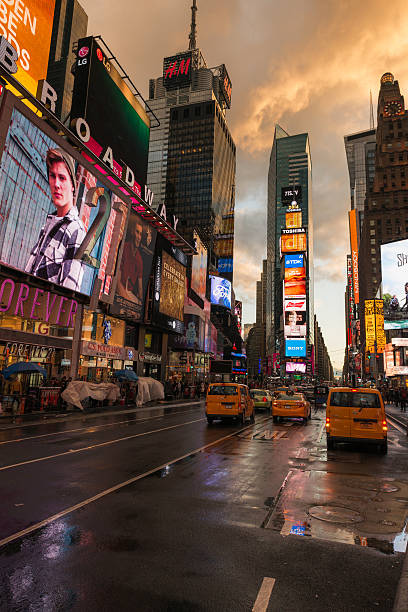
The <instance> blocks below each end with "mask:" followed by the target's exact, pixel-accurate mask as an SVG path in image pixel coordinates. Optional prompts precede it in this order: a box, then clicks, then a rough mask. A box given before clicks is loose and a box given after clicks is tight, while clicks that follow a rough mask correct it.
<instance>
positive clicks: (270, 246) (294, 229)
mask: <svg viewBox="0 0 408 612" xmlns="http://www.w3.org/2000/svg"><path fill="white" fill-rule="evenodd" d="M311 180H312V162H311V155H310V146H309V137H308V134H307V133H305V134H296V135H293V136H290V135H289V134H288V133H287V132H285V130H283V129H282V128H281V127H280V126H279V125H277V126H276V128H275V136H274V141H273V146H272V151H271V157H270V164H269V173H268V211H267V301H266V353H267V356H268V358H271V357H272V355H273V354H276V353H280V355H281V374H282V373H283V372H282V368H284V364H285V335H284V289H283V287H285V297H288V295H289V289H288V288H287V287H288V285H289V283H287V284H285V279H286V280H287V276H289V275H290V274H289V273H288V274H287V275H286V273H285V268H284V265H282V262H283V261H286V260H285V259H284V258H285V256H286V255H285V254H294V255H295V254H297V253H299V254H301V258H300V261H301V264H300V266H299V270H303V272H302V274H303V277H302V284H303V288H302V289H301V290H300V291H299V295H301V296H302V298H303V299H305V300H306V311H305V312H306V318H307V322H306V330H305V327H304V325H303V326H302V330H305V337H306V344H307V345H308V346H311V345H313V342H314V319H313V316H314V300H313V218H312V195H311ZM292 192H293V193H292ZM295 192H296V193H295ZM285 193H286V196H285ZM288 194H289V195H288ZM292 215H293V216H292ZM302 232H303V233H302ZM284 234H286V236H285V239H284V240H285V246H284V247H283V246H282V237H283V236H284ZM295 236H297V238H295ZM301 237H303V238H301ZM299 245H300V247H299ZM282 249H283V250H282ZM295 293H296V290H295ZM295 293H292V294H291V295H292V297H299V295H298V296H296V295H295ZM301 316H303V315H301ZM302 333H304V331H303V332H302ZM303 352H305V351H303V350H302V356H305V357H306V354H305V355H303Z"/></svg>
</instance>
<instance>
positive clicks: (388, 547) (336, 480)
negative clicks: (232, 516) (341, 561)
mask: <svg viewBox="0 0 408 612" xmlns="http://www.w3.org/2000/svg"><path fill="white" fill-rule="evenodd" d="M407 494H408V483H407V482H402V481H397V480H394V479H390V478H388V479H387V478H379V477H377V478H375V477H367V476H361V475H354V476H352V475H350V476H347V478H345V477H344V474H343V475H342V474H336V473H334V472H333V473H327V472H324V471H293V472H290V473H289V475H288V478H287V480H286V484H285V486H283V488H282V490H281V494H280V497H279V499H278V501H277V504H276V507H275V509H274V511H273V512H272V514H271V516H270V518H269V520H268V522H267V524H266V528H267V529H273V530H274V531H279V532H280V533H281V535H283V536H287V535H298V536H304V537H314V538H318V539H321V540H329V541H336V542H342V543H343V544H354V545H358V546H368V547H371V548H375V549H376V550H378V551H380V552H382V553H384V554H393V553H395V552H404V551H405V550H406V548H407V540H408V534H407V520H408V504H407V497H406V496H407Z"/></svg>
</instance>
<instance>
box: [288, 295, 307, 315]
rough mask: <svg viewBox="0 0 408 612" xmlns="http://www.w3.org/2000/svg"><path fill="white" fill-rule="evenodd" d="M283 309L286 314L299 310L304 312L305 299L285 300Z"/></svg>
mask: <svg viewBox="0 0 408 612" xmlns="http://www.w3.org/2000/svg"><path fill="white" fill-rule="evenodd" d="M284 308H285V312H287V311H288V310H301V311H302V312H303V311H304V310H306V298H303V299H302V298H295V299H290V300H285V303H284Z"/></svg>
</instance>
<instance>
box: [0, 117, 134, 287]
mask: <svg viewBox="0 0 408 612" xmlns="http://www.w3.org/2000/svg"><path fill="white" fill-rule="evenodd" d="M126 211H127V207H126V206H125V204H124V203H123V202H121V201H120V200H119V199H118V198H117V197H116V196H115V195H113V194H112V192H111V191H110V190H109V189H108V188H106V186H105V185H104V184H103V183H102V182H100V181H99V180H98V179H97V178H96V177H95V176H94V175H93V174H92V173H91V172H90V171H89V170H87V169H86V168H85V166H82V165H81V164H79V163H78V162H77V161H76V160H75V159H74V157H72V155H71V154H70V153H69V152H68V145H64V148H63V149H61V148H59V145H57V144H56V143H55V142H54V141H53V140H52V139H51V138H50V137H49V136H48V135H47V134H46V133H45V132H43V131H42V130H41V129H40V128H38V127H37V126H36V125H35V124H34V123H33V122H31V121H30V120H29V119H28V118H27V117H26V116H25V115H24V114H22V113H21V112H19V111H18V110H17V109H16V108H15V109H14V110H13V113H12V119H11V122H10V125H9V128H8V133H7V137H6V144H5V148H4V151H3V155H2V159H1V170H0V261H1V262H2V263H4V264H6V265H8V266H11V267H13V268H16V269H18V270H21V271H23V272H26V273H28V274H32V275H34V276H36V277H39V278H42V279H44V280H48V281H50V282H51V283H53V284H54V285H58V286H60V287H65V288H67V289H71V290H73V291H77V292H79V293H84V294H86V295H90V294H91V293H92V290H93V286H94V282H95V279H96V278H97V277H98V276H99V279H100V281H101V284H102V293H103V294H105V295H109V294H110V287H111V281H112V274H113V271H114V269H115V265H116V258H117V252H118V246H119V240H120V238H121V232H120V230H121V228H123V227H124V223H125V221H126Z"/></svg>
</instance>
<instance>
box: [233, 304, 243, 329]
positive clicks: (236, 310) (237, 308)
mask: <svg viewBox="0 0 408 612" xmlns="http://www.w3.org/2000/svg"><path fill="white" fill-rule="evenodd" d="M234 314H235V316H236V317H237V326H238V332H239V335H241V334H242V302H240V301H238V300H235V306H234Z"/></svg>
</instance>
